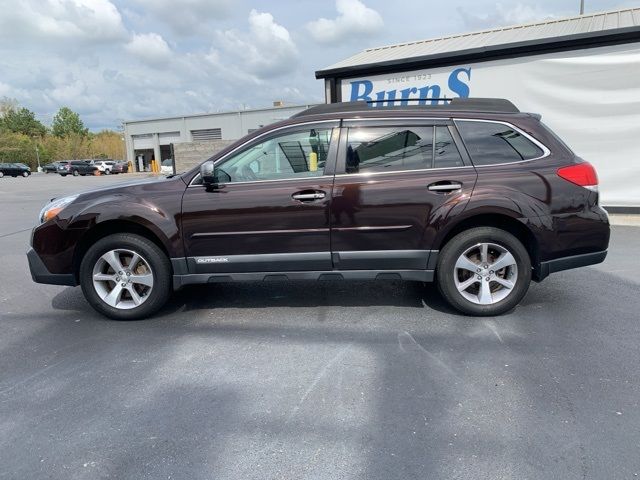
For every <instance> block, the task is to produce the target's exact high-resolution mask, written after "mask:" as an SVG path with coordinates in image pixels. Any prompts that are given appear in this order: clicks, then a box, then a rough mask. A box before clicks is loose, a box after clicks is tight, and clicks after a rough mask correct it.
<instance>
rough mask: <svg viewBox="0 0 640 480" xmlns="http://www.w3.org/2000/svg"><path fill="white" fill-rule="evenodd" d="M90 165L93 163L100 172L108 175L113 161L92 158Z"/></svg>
mask: <svg viewBox="0 0 640 480" xmlns="http://www.w3.org/2000/svg"><path fill="white" fill-rule="evenodd" d="M91 164H92V165H95V166H96V167H97V168H98V170H99V171H100V173H104V174H105V175H109V174H110V173H111V170H112V169H113V165H114V164H115V162H114V161H113V160H92V161H91Z"/></svg>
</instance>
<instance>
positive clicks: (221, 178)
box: [200, 160, 231, 188]
mask: <svg viewBox="0 0 640 480" xmlns="http://www.w3.org/2000/svg"><path fill="white" fill-rule="evenodd" d="M200 177H202V183H203V184H204V185H205V186H206V187H214V188H220V184H221V183H228V182H230V181H231V176H229V174H228V173H227V172H225V171H224V170H221V169H219V168H215V167H214V165H213V162H212V161H211V160H209V161H207V162H204V163H203V164H202V165H201V166H200Z"/></svg>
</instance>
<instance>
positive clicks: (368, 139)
mask: <svg viewBox="0 0 640 480" xmlns="http://www.w3.org/2000/svg"><path fill="white" fill-rule="evenodd" d="M432 163H433V127H430V126H426V127H352V128H350V129H349V133H348V141H347V155H346V173H369V172H393V171H399V170H418V169H425V168H431V165H432Z"/></svg>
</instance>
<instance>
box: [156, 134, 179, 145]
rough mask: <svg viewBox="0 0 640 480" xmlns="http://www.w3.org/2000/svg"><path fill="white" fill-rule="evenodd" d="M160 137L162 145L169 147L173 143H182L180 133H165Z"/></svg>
mask: <svg viewBox="0 0 640 480" xmlns="http://www.w3.org/2000/svg"><path fill="white" fill-rule="evenodd" d="M158 136H159V140H160V145H169V144H171V143H180V132H165V133H161V134H160V135H158Z"/></svg>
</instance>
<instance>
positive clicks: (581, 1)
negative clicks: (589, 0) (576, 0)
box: [580, 0, 584, 15]
mask: <svg viewBox="0 0 640 480" xmlns="http://www.w3.org/2000/svg"><path fill="white" fill-rule="evenodd" d="M580 15H584V0H580Z"/></svg>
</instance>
